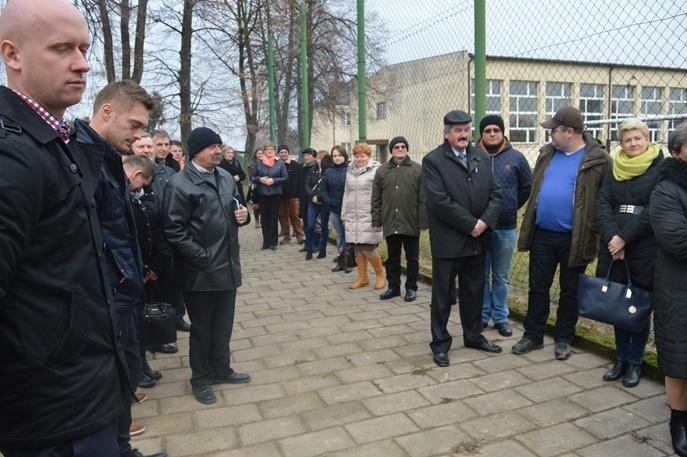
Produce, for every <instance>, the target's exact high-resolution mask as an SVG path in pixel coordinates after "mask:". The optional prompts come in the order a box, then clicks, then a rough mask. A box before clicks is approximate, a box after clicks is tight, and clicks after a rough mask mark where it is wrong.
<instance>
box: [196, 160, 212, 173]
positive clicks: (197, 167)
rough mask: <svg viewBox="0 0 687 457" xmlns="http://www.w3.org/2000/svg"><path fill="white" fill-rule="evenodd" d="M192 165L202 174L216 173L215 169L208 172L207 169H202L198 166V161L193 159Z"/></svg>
mask: <svg viewBox="0 0 687 457" xmlns="http://www.w3.org/2000/svg"><path fill="white" fill-rule="evenodd" d="M191 163H192V164H193V166H194V167H195V169H196V170H198V171H199V172H201V173H213V172H214V171H215V170H214V169H213V170H208V169H207V168H203V167H201V166H200V165H198V164H197V163H196V161H195V160H193V159H191Z"/></svg>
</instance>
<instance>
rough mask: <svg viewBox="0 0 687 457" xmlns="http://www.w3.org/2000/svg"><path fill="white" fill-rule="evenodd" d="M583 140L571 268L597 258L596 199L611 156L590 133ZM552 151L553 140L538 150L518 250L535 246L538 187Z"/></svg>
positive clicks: (576, 194)
mask: <svg viewBox="0 0 687 457" xmlns="http://www.w3.org/2000/svg"><path fill="white" fill-rule="evenodd" d="M584 142H585V146H586V150H585V152H584V157H582V162H581V163H580V168H579V170H578V171H577V179H576V181H575V197H574V198H575V203H574V206H573V208H574V212H575V213H574V215H573V228H572V244H571V246H570V258H569V261H568V266H569V267H571V268H574V267H580V266H584V265H588V264H589V263H591V262H592V261H593V260H594V259H596V255H597V250H598V247H599V236H600V234H599V231H598V229H597V228H596V201H597V195H598V193H599V188H601V184H602V183H603V177H604V175H605V174H606V170H607V169H608V167H609V166H610V164H611V157H610V156H609V155H608V153H607V152H606V151H605V150H604V149H602V148H601V146H600V145H599V144H598V143H597V142H596V140H594V138H592V137H591V135H589V134H587V133H585V134H584ZM553 153H554V148H553V146H551V144H546V145H545V146H543V147H542V148H541V149H540V150H539V157H538V158H537V163H536V164H535V166H534V171H533V172H532V194H531V195H530V199H529V201H528V202H527V208H526V209H525V215H524V217H523V219H522V224H521V225H520V237H519V238H518V251H529V250H530V247H531V246H532V238H533V237H534V230H535V226H534V221H535V216H536V212H537V201H538V200H539V190H540V189H541V185H542V182H543V180H544V174H545V173H546V169H547V168H548V166H549V163H551V159H552V158H553Z"/></svg>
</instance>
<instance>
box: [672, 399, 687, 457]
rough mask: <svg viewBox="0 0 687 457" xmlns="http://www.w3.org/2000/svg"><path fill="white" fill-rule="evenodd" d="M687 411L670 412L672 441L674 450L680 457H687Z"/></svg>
mask: <svg viewBox="0 0 687 457" xmlns="http://www.w3.org/2000/svg"><path fill="white" fill-rule="evenodd" d="M685 415H687V411H676V410H674V409H671V410H670V439H671V441H672V443H673V450H674V451H675V453H676V454H677V455H679V456H680V457H687V424H685V420H684V416H685Z"/></svg>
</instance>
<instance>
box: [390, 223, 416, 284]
mask: <svg viewBox="0 0 687 457" xmlns="http://www.w3.org/2000/svg"><path fill="white" fill-rule="evenodd" d="M401 246H402V247H403V249H404V250H405V252H406V272H407V276H406V284H405V286H406V290H417V278H418V276H419V274H420V237H418V236H410V235H389V236H387V237H386V247H387V251H388V253H389V258H388V259H387V260H386V263H385V266H386V280H387V281H388V282H389V288H390V289H396V290H400V288H401Z"/></svg>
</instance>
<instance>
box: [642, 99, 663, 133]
mask: <svg viewBox="0 0 687 457" xmlns="http://www.w3.org/2000/svg"><path fill="white" fill-rule="evenodd" d="M641 95H642V98H641V100H640V106H641V110H640V112H641V116H646V117H648V118H649V119H646V120H645V121H644V122H646V125H648V126H649V135H650V136H649V138H650V139H651V141H654V142H655V141H658V139H659V137H660V135H661V121H660V120H657V119H650V118H651V117H654V116H659V115H660V114H661V111H662V110H661V108H662V106H661V105H662V103H661V98H662V97H663V89H662V88H661V87H650V86H645V87H642V92H641Z"/></svg>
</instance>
